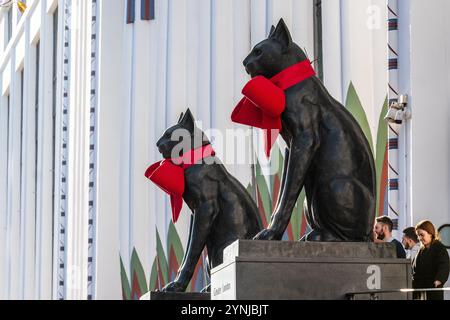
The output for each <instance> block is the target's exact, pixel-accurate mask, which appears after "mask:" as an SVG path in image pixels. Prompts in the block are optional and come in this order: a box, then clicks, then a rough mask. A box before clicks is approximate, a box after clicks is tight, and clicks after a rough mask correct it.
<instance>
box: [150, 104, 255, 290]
mask: <svg viewBox="0 0 450 320" xmlns="http://www.w3.org/2000/svg"><path fill="white" fill-rule="evenodd" d="M183 132H185V133H186V134H182V133H183ZM177 136H178V137H182V138H176V137H177ZM156 145H157V147H158V149H159V152H160V153H161V154H162V156H163V158H164V160H163V161H161V162H158V163H155V164H153V165H152V166H150V167H149V168H148V169H147V171H146V173H145V176H146V177H147V178H149V179H150V180H151V181H153V182H154V183H156V184H157V185H158V186H159V187H160V188H161V189H163V190H164V191H165V192H167V193H169V194H170V198H171V205H172V214H173V220H174V221H175V222H176V220H177V219H178V215H179V213H180V210H181V207H182V205H183V199H184V201H185V202H186V204H187V205H188V206H189V208H190V209H191V211H192V213H193V219H192V220H191V226H190V231H189V240H188V244H187V250H186V254H185V256H184V258H183V262H182V264H181V267H180V269H179V270H178V274H177V276H176V278H175V280H174V281H173V282H171V283H169V284H167V285H166V286H165V287H164V288H163V289H162V291H163V292H164V291H165V292H184V291H185V290H186V287H187V286H188V284H189V281H190V280H191V278H192V275H193V273H194V269H195V266H196V264H197V261H198V259H199V257H200V254H201V253H202V251H203V249H204V247H205V245H206V248H207V250H208V260H209V266H210V268H214V267H216V266H218V265H220V264H221V263H222V261H223V257H222V254H223V250H224V249H225V248H226V247H227V246H228V245H230V244H231V243H233V242H234V241H236V240H237V239H252V238H253V237H254V236H255V235H256V234H257V233H258V232H259V231H261V230H262V224H261V220H260V216H259V214H258V208H257V207H256V204H255V203H254V201H253V200H252V198H251V197H250V195H249V194H248V192H247V191H246V190H245V188H244V187H243V186H242V184H241V183H240V182H239V181H238V180H237V179H235V178H234V177H233V176H232V175H230V174H229V173H228V172H227V170H226V169H225V167H224V166H223V164H221V163H220V161H219V159H217V158H216V157H215V153H214V151H213V149H212V147H211V143H210V142H209V140H208V138H207V137H206V136H205V134H204V133H203V132H202V131H201V130H200V129H199V128H198V127H196V125H195V122H194V118H193V116H192V114H191V112H190V110H189V109H188V110H187V111H186V114H184V115H183V114H182V115H181V116H180V120H179V122H178V124H176V125H175V126H173V127H171V128H169V129H167V130H166V131H165V132H164V135H163V136H162V137H161V138H160V139H159V141H158V142H157V144H156ZM177 150H180V151H177ZM183 150H185V151H184V152H183ZM174 153H175V155H174Z"/></svg>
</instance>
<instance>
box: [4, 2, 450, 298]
mask: <svg viewBox="0 0 450 320" xmlns="http://www.w3.org/2000/svg"><path fill="white" fill-rule="evenodd" d="M435 2H436V5H438V7H439V8H442V10H439V11H438V12H436V10H435V9H434V8H436V7H435V5H433V6H431V5H430V4H428V5H427V4H426V3H425V2H423V1H420V0H411V1H407V2H405V1H398V6H397V8H396V11H395V12H396V15H397V18H398V21H397V22H398V52H397V53H398V79H399V81H398V88H397V90H396V91H398V92H399V93H400V94H407V95H408V97H409V104H408V108H409V109H410V110H411V114H412V117H411V119H408V120H406V121H404V123H403V124H402V125H397V126H395V127H394V129H395V130H398V133H399V139H398V149H399V150H398V152H397V153H396V154H397V156H396V157H397V159H398V168H394V169H396V170H395V171H396V172H397V173H398V178H397V179H396V180H397V181H396V183H397V184H396V185H397V186H398V192H397V194H398V195H397V197H398V199H397V203H398V205H397V207H396V210H395V211H396V214H398V217H395V216H393V214H392V212H390V206H389V201H388V198H389V194H388V193H389V190H388V189H389V186H393V185H394V184H391V183H390V182H392V181H389V179H390V178H391V176H390V174H389V170H391V169H390V168H389V163H388V161H387V159H388V151H387V150H388V149H389V143H388V126H387V124H386V122H384V120H383V117H384V115H385V113H386V111H387V102H386V100H387V96H388V69H389V63H388V45H387V43H388V24H387V20H388V17H389V10H388V7H387V2H386V1H385V0H362V1H361V0H340V1H337V0H321V1H320V0H189V1H186V0H27V1H26V4H27V9H26V11H25V12H24V13H23V14H21V13H20V12H19V11H18V10H17V7H16V4H14V5H13V6H12V7H9V8H2V9H1V13H0V46H2V47H1V50H0V52H2V53H1V55H0V75H1V77H0V88H1V92H0V93H1V97H0V299H122V298H124V299H136V298H138V297H139V296H140V295H141V294H143V293H145V292H146V291H148V290H152V289H154V288H158V287H161V286H163V285H164V284H165V283H167V282H168V281H170V280H171V279H173V277H174V275H175V273H176V270H177V268H178V267H179V265H180V264H181V260H182V257H183V255H184V251H185V249H186V243H187V238H188V231H189V230H188V229H189V222H190V213H189V211H188V210H187V209H186V206H185V207H184V208H183V211H182V213H181V216H180V219H179V221H178V222H177V224H176V225H174V224H173V223H172V222H171V214H170V212H171V211H170V204H169V201H168V198H167V196H166V194H164V193H163V192H162V191H161V190H160V189H158V188H157V187H156V186H154V185H152V184H151V183H150V182H149V181H148V180H147V179H146V178H145V177H144V172H145V169H146V168H147V166H148V165H149V164H151V163H154V162H156V161H158V160H160V155H159V154H158V152H157V149H156V147H155V143H156V141H157V140H158V138H159V136H160V135H161V134H162V132H163V131H164V129H165V128H167V127H169V126H171V125H173V124H174V123H175V122H176V121H177V120H178V116H179V114H180V113H181V112H183V111H185V110H186V109H187V107H189V108H190V109H191V111H192V112H193V114H194V116H195V118H196V120H197V122H198V123H197V124H198V125H199V126H201V128H202V129H203V130H205V131H206V132H207V133H208V135H209V136H210V137H213V138H214V139H213V140H212V142H213V145H214V148H215V150H216V151H217V154H218V156H219V157H220V158H221V159H222V160H223V161H224V163H225V165H226V167H227V169H228V170H229V171H230V172H231V173H232V174H233V175H235V176H236V177H237V178H238V179H239V180H240V181H241V183H242V184H244V185H245V186H246V187H247V186H248V190H249V191H250V192H251V193H252V195H253V196H254V198H255V200H256V201H258V202H257V203H258V206H259V208H260V211H261V214H262V217H263V218H264V219H266V220H265V222H266V223H267V220H268V219H270V214H271V210H272V208H273V205H274V204H275V200H276V194H277V192H278V187H277V179H279V177H280V174H281V171H280V170H278V171H277V170H275V172H274V171H270V170H269V167H270V165H269V164H267V163H266V162H267V161H266V160H265V159H264V156H263V153H262V148H261V147H260V145H261V143H260V142H261V140H260V138H261V137H260V133H259V131H258V130H256V129H255V130H250V131H247V132H250V138H249V141H250V142H249V144H248V148H246V150H245V151H246V152H248V153H247V155H249V159H247V161H243V162H239V161H236V157H237V155H239V154H240V153H243V151H244V150H242V149H239V147H237V148H236V149H235V150H230V149H227V148H228V146H229V145H230V144H229V143H228V142H229V139H234V138H235V136H232V135H230V136H229V135H227V132H231V133H232V134H233V133H236V132H237V131H238V130H241V131H244V130H248V128H246V127H244V126H239V125H236V124H233V123H232V122H231V119H230V115H231V111H232V110H233V107H234V106H235V105H236V103H237V102H238V101H239V100H240V98H241V89H242V87H243V85H244V84H245V83H246V81H247V80H248V76H247V75H246V73H245V70H244V68H243V66H242V61H243V59H244V58H245V56H246V55H247V54H248V53H249V52H250V50H251V48H252V46H253V45H254V44H256V43H258V42H259V41H261V40H263V39H264V38H265V37H266V35H267V33H268V31H269V30H270V26H271V25H272V24H276V23H277V22H278V20H279V19H280V18H283V19H284V20H285V21H286V23H287V25H288V26H289V28H290V30H291V32H292V36H293V39H294V41H295V42H296V43H298V44H299V45H300V46H301V47H302V48H305V50H306V52H307V54H308V56H309V57H310V60H316V59H318V61H316V62H315V67H316V71H318V73H319V75H320V76H321V77H322V78H323V81H324V83H325V85H326V87H327V88H328V89H329V91H330V92H331V94H332V95H333V96H334V97H335V98H336V99H337V100H339V101H341V102H342V103H343V104H344V105H345V106H346V107H347V108H349V109H350V111H351V112H352V113H353V114H354V116H355V117H356V118H357V120H358V121H359V123H360V124H361V126H362V127H363V129H364V132H365V133H366V136H367V137H368V139H369V140H370V141H371V145H372V150H373V153H374V157H375V159H376V163H377V181H378V191H379V192H378V193H379V194H378V206H377V214H389V215H390V216H393V218H395V219H398V229H399V230H400V232H399V233H397V234H396V236H397V238H401V230H402V228H404V227H406V226H410V225H414V224H415V223H417V222H418V221H420V220H421V219H425V218H426V219H430V220H432V221H433V222H434V223H435V225H436V226H437V227H440V226H444V225H446V224H450V200H449V194H450V150H449V148H450V147H449V146H450V143H449V140H450V134H449V132H448V130H449V129H448V128H449V126H448V125H447V123H448V122H449V121H450V96H449V95H448V89H447V88H448V87H449V85H450V83H449V82H450V78H449V76H448V75H449V74H450V72H449V71H450V65H449V60H448V59H447V58H446V56H447V55H448V52H449V49H450V39H447V38H448V37H446V33H447V31H448V30H450V25H448V22H447V20H446V19H445V17H441V18H439V15H444V14H445V12H448V9H450V8H449V6H450V4H449V3H447V2H448V1H445V0H435ZM436 16H438V17H436ZM429 19H433V21H434V23H433V25H431V24H429V23H428V21H429ZM437 44H439V46H437ZM437 48H439V49H437ZM227 130H228V131H227ZM431 141H432V143H430V142H431ZM282 149H283V144H282V143H281V142H280V145H279V147H278V148H277V149H276V150H282ZM283 153H284V152H281V154H283ZM272 156H273V157H275V156H276V154H275V152H274V153H273V154H272ZM277 168H278V167H277ZM300 200H301V199H300ZM300 200H299V204H298V208H296V212H295V214H294V215H293V219H292V220H291V224H290V227H289V230H288V231H287V232H286V235H285V240H295V239H296V238H298V236H299V235H300V234H302V233H304V232H305V230H306V229H307V226H306V223H305V221H304V218H302V215H301V214H302V203H303V201H300ZM443 235H444V236H445V232H444V234H443ZM205 258H206V254H204V255H203V256H202V259H201V260H202V261H201V263H199V266H198V269H197V271H196V274H195V275H194V279H193V281H192V284H191V285H190V287H189V288H190V290H198V289H200V288H201V287H203V286H204V285H205V284H206V283H207V282H208V279H207V271H206V261H205Z"/></svg>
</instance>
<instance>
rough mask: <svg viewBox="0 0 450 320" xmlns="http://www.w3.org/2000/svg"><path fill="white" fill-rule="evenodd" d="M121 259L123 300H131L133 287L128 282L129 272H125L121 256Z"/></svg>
mask: <svg viewBox="0 0 450 320" xmlns="http://www.w3.org/2000/svg"><path fill="white" fill-rule="evenodd" d="M119 259H120V279H121V282H122V299H123V300H131V287H130V282H129V281H128V276H127V272H126V271H125V267H124V266H123V261H122V257H121V256H120V254H119Z"/></svg>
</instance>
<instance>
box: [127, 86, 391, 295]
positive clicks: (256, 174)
mask: <svg viewBox="0 0 450 320" xmlns="http://www.w3.org/2000/svg"><path fill="white" fill-rule="evenodd" d="M345 106H346V108H347V109H348V110H349V111H350V112H351V113H352V115H353V116H354V117H355V119H356V120H357V121H358V123H359V125H360V126H361V128H362V129H363V132H364V134H365V135H366V137H367V140H368V141H369V144H370V147H371V148H372V152H373V155H374V157H375V164H376V173H377V209H376V210H377V211H376V212H377V215H383V214H385V213H386V212H387V168H388V167H387V166H388V163H387V155H388V154H387V146H388V144H387V124H386V122H385V121H384V115H385V114H386V112H387V108H388V106H387V99H386V100H385V103H384V105H383V107H382V110H381V112H380V116H379V121H378V128H377V141H376V145H375V146H374V143H373V139H372V133H371V132H372V131H371V129H370V125H369V122H368V121H367V116H366V113H365V111H364V108H363V106H362V104H361V101H360V99H359V97H358V94H357V92H356V89H355V87H354V85H353V83H350V85H349V88H348V91H347V99H346V103H345ZM272 154H278V157H279V161H278V164H279V167H278V168H277V170H276V172H275V174H273V175H270V176H268V177H265V176H264V175H263V174H262V169H261V165H260V163H259V161H257V163H256V165H255V166H254V170H253V179H252V181H253V183H251V184H250V185H249V186H248V187H247V190H248V191H249V193H250V194H251V195H252V196H253V198H254V200H255V201H256V203H257V206H258V209H259V213H260V215H261V220H262V222H263V226H264V228H266V227H267V225H268V223H269V222H270V216H271V214H272V212H273V210H274V209H275V206H276V201H277V199H278V194H279V192H280V183H281V177H282V174H283V172H282V170H283V163H284V159H283V155H282V152H281V150H280V149H279V148H278V146H276V145H275V146H274V151H273V153H272ZM304 200H305V193H304V191H302V192H301V194H300V196H299V199H298V201H297V204H296V205H295V208H294V212H293V213H292V217H291V221H290V223H289V225H288V228H287V229H286V232H285V233H284V235H283V240H286V241H296V240H298V239H299V238H300V237H301V236H303V235H304V234H306V233H307V232H308V228H309V226H308V224H307V223H306V220H305V216H304V214H303V204H304ZM155 237H156V256H155V258H154V260H153V264H152V266H146V268H144V267H143V266H142V263H141V260H140V259H139V255H138V252H137V251H136V249H134V250H133V253H132V255H131V259H130V269H129V270H130V275H129V276H128V275H127V273H126V271H125V267H124V265H123V260H122V257H120V266H121V279H122V296H123V299H124V300H130V299H131V300H137V299H139V297H140V296H141V295H143V294H145V293H147V292H148V291H153V290H156V289H161V288H163V287H164V286H165V285H166V284H167V283H169V282H171V281H173V280H174V279H175V277H176V274H177V270H178V268H179V266H180V265H181V263H182V260H183V257H184V249H183V244H182V243H181V241H180V237H179V235H178V232H177V230H176V228H175V226H174V225H173V223H172V222H170V225H169V229H168V230H167V244H166V251H164V249H163V244H162V242H161V238H160V236H159V232H158V230H157V229H156V232H155ZM166 252H167V255H166ZM148 272H149V277H148V278H147V276H146V274H147V273H148ZM208 273H209V272H208V269H207V252H206V250H204V251H203V253H202V256H201V259H200V260H199V262H198V264H197V267H196V269H195V273H194V276H193V277H192V280H191V283H190V284H189V286H188V289H187V290H186V291H187V292H198V291H200V290H202V289H203V288H204V287H205V286H206V285H207V284H208V282H209V274H208ZM147 279H148V280H147ZM147 281H148V282H147Z"/></svg>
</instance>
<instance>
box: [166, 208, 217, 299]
mask: <svg viewBox="0 0 450 320" xmlns="http://www.w3.org/2000/svg"><path fill="white" fill-rule="evenodd" d="M216 207H217V205H216V203H215V201H214V200H210V201H205V202H203V203H202V204H201V205H200V206H199V207H198V209H196V210H195V211H194V219H193V222H192V227H191V229H190V231H189V239H190V241H189V243H188V248H187V252H186V255H185V258H184V260H183V263H182V265H181V267H180V269H179V270H178V274H177V276H176V278H175V280H174V281H173V282H171V283H169V284H167V285H166V286H165V287H164V288H163V289H162V290H161V291H163V292H185V291H186V288H187V286H188V285H189V282H190V281H191V278H192V275H193V274H194V271H195V267H196V265H197V262H198V259H199V258H200V255H201V253H202V251H203V249H204V247H205V245H206V240H207V238H208V235H209V234H210V229H211V226H212V224H213V221H214V216H215V212H216V210H215V208H216Z"/></svg>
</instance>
